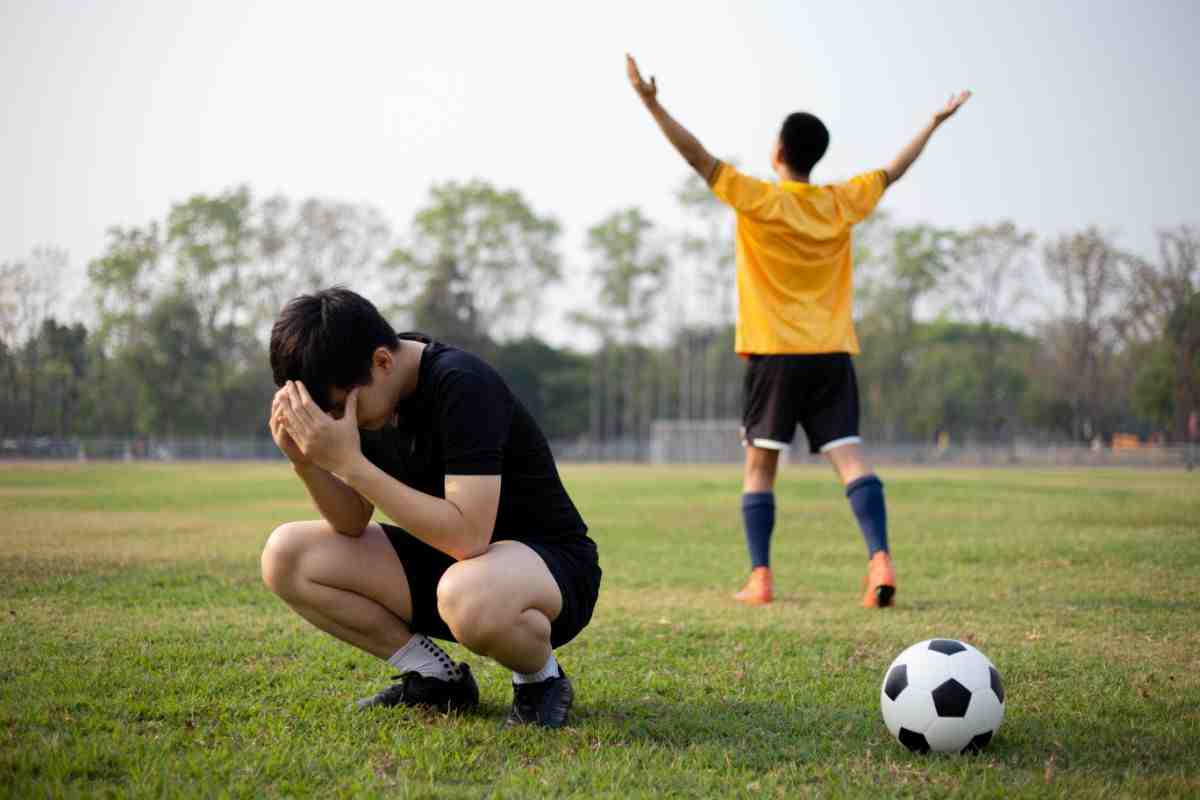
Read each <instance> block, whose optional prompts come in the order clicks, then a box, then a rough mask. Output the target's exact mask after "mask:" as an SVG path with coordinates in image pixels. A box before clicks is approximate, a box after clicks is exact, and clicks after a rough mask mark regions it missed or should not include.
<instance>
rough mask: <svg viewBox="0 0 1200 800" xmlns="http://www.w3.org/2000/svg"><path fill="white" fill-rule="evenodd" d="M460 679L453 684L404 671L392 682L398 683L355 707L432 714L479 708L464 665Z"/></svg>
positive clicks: (472, 681)
mask: <svg viewBox="0 0 1200 800" xmlns="http://www.w3.org/2000/svg"><path fill="white" fill-rule="evenodd" d="M458 669H459V672H460V673H461V675H460V677H459V679H458V680H456V681H445V680H442V679H441V678H433V677H427V676H425V675H422V674H420V673H419V672H406V673H404V674H403V675H396V676H394V677H393V678H392V680H397V679H398V680H399V681H400V682H399V683H394V684H392V685H391V686H389V687H388V688H386V689H384V690H383V691H382V692H380V693H379V694H376V695H374V696H372V697H364V698H363V699H362V700H359V701H358V702H357V703H356V704H355V705H356V707H358V708H360V709H362V708H375V707H377V706H384V707H388V708H390V707H392V706H420V707H422V708H432V709H434V710H436V711H442V712H445V713H449V712H451V711H470V710H471V709H473V708H475V707H476V706H477V705H479V684H477V683H475V676H474V675H472V674H471V668H470V667H469V666H467V665H466V664H464V663H460V664H459V665H458Z"/></svg>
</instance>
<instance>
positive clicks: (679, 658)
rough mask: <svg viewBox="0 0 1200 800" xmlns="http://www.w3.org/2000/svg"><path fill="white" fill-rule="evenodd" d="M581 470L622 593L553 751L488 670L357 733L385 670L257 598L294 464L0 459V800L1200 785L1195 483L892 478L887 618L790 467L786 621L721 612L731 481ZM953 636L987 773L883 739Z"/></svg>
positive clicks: (591, 514) (616, 595) (1048, 476)
mask: <svg viewBox="0 0 1200 800" xmlns="http://www.w3.org/2000/svg"><path fill="white" fill-rule="evenodd" d="M564 478H565V480H566V482H567V484H568V488H569V489H570V490H571V492H572V494H573V496H574V497H575V499H576V501H577V503H578V505H579V506H580V508H581V510H582V511H583V513H584V516H585V518H586V519H587V520H588V522H589V523H590V524H591V526H592V533H593V536H594V537H595V538H596V540H597V541H598V543H599V545H600V553H601V561H602V565H603V567H604V571H605V576H604V585H603V589H602V591H601V598H600V604H599V606H598V609H597V612H596V616H595V618H594V620H593V623H592V625H591V626H590V627H589V628H588V629H587V630H586V631H585V632H584V634H583V635H582V636H581V637H580V638H579V639H578V640H577V641H576V642H574V643H572V644H571V645H569V646H567V647H566V648H564V649H563V650H562V651H561V652H560V654H559V655H560V659H561V661H562V662H563V664H564V666H565V667H566V668H567V669H568V671H569V672H570V673H571V674H572V676H573V678H574V679H575V684H576V693H577V701H576V707H575V714H574V724H573V726H572V727H571V728H569V729H568V730H565V731H562V732H557V733H554V732H544V731H539V730H516V731H513V730H505V729H503V728H502V727H501V722H502V720H503V716H504V714H505V712H506V710H507V705H508V703H509V701H510V698H511V694H510V690H509V688H508V680H509V677H508V673H507V672H506V671H504V670H503V669H501V668H500V667H498V666H497V665H495V664H490V663H487V662H484V661H482V660H480V659H478V658H476V657H471V658H470V661H471V664H472V666H473V667H474V668H475V670H476V672H477V674H478V677H479V681H480V686H481V690H482V694H483V704H482V708H481V709H480V711H479V713H477V714H473V715H469V716H466V717H443V716H438V715H430V714H425V713H421V712H416V711H411V710H392V711H382V712H372V713H369V714H356V713H352V712H350V711H349V708H348V707H349V705H350V703H351V701H352V700H353V699H355V698H356V697H359V696H361V695H363V694H366V693H370V692H372V691H374V690H376V689H377V688H380V687H382V686H383V685H386V684H387V683H388V680H387V679H388V677H389V674H390V673H389V671H388V668H387V667H386V665H385V664H383V663H382V662H379V661H376V660H375V659H373V658H371V657H370V656H367V655H364V654H361V653H358V652H356V651H353V650H351V649H350V648H349V647H347V646H345V645H342V644H339V643H337V642H335V641H334V640H332V639H330V638H328V637H326V636H324V635H323V634H319V633H317V632H316V631H315V630H313V629H311V628H309V627H308V626H307V625H306V623H304V622H303V621H302V620H300V619H299V618H298V617H297V616H295V615H293V614H292V613H291V612H290V611H288V610H287V609H286V608H285V607H284V605H283V604H282V603H281V602H280V601H279V600H278V599H277V598H275V597H274V596H273V595H271V594H270V593H269V592H268V591H267V590H266V589H265V587H264V586H263V585H262V582H261V580H260V578H259V569H258V554H259V551H260V549H261V546H262V543H263V541H264V540H265V539H266V537H267V535H268V534H269V533H270V531H271V529H272V528H273V527H275V526H276V525H277V524H279V523H281V522H284V521H287V520H290V519H296V518H307V517H310V516H312V512H311V511H310V510H309V507H308V504H307V502H306V500H305V496H304V495H303V493H302V490H301V487H300V486H299V484H298V483H297V482H296V481H295V480H294V479H293V478H292V477H291V474H290V472H289V470H288V469H287V468H286V467H285V466H283V465H271V464H260V465H250V466H244V465H233V464H204V465H167V466H148V465H146V466H144V465H53V466H30V465H7V466H4V465H0V520H2V522H0V795H4V796H12V797H48V796H53V797H62V796H84V795H86V796H105V795H119V796H151V795H153V796H163V795H165V796H244V797H259V796H295V795H316V796H322V797H327V796H403V797H457V796H464V797H477V796H491V797H527V796H537V795H554V796H576V797H594V796H610V797H629V796H635V797H636V796H643V797H655V798H664V797H695V796H701V795H712V796H722V797H726V796H750V797H763V796H766V797H773V796H778V797H805V796H814V797H818V796H819V797H838V796H861V797H870V798H880V797H891V796H906V795H908V796H920V797H927V796H942V795H956V796H968V797H1009V796H1013V795H1023V796H1031V797H1101V796H1103V797H1122V796H1141V797H1150V796H1153V797H1171V796H1178V797H1183V796H1192V797H1195V796H1197V795H1200V631H1198V623H1200V593H1198V590H1200V475H1197V474H1185V473H1180V472H1166V471H1163V472H1125V471H1115V470H1114V471H1092V472H1066V471H1046V472H1036V473H1030V472H1023V471H1016V470H997V471H965V470H964V471H933V470H900V469H893V470H886V471H885V472H884V478H885V480H887V494H888V500H889V513H890V524H891V532H892V533H891V535H892V544H893V551H894V553H895V555H896V559H897V566H898V569H899V578H900V593H899V596H898V600H899V607H898V608H895V609H893V610H888V611H885V612H867V611H864V610H863V609H861V608H859V607H858V605H857V601H858V586H859V580H860V578H861V573H862V571H863V568H864V566H865V554H864V551H863V548H862V544H861V540H860V538H859V535H858V533H857V530H856V529H855V527H854V523H853V518H852V517H851V515H850V512H849V509H848V507H847V505H846V502H845V500H844V498H843V497H842V496H841V493H840V492H839V491H838V489H837V487H836V486H835V485H834V483H833V480H832V477H831V475H829V474H828V473H827V472H825V471H823V470H816V469H807V468H796V469H791V470H788V471H785V473H784V475H783V478H782V481H781V484H780V487H779V490H778V502H779V508H780V523H779V526H778V527H777V531H776V539H775V542H776V543H775V547H774V553H773V555H774V561H775V564H776V568H777V583H778V585H777V590H778V591H779V592H780V594H781V595H782V597H781V598H780V600H779V601H778V602H777V603H776V604H774V605H773V606H771V607H769V608H766V609H746V608H741V607H739V606H737V605H736V604H734V603H733V602H732V601H731V600H730V599H729V595H730V593H731V592H732V591H733V590H734V589H736V588H737V587H738V585H739V582H740V581H741V580H742V579H743V578H744V571H745V568H746V567H745V556H744V548H743V544H742V536H741V532H740V518H739V515H738V510H737V500H738V492H739V472H738V470H737V469H736V468H733V467H705V468H682V467H681V468H673V469H658V468H649V467H646V468H634V467H575V466H569V467H567V468H566V469H564ZM931 636H945V637H954V638H960V639H965V640H968V641H971V642H973V643H974V644H976V646H978V647H979V648H981V649H982V650H983V651H984V652H985V653H987V654H988V655H989V656H990V657H991V659H992V660H993V661H994V662H995V663H996V664H997V666H998V667H999V669H1000V671H1001V672H1002V673H1003V675H1004V678H1005V684H1006V689H1007V694H1008V710H1007V716H1006V719H1005V723H1004V726H1003V727H1002V728H1001V730H1000V733H999V734H998V737H997V738H996V739H995V740H994V741H993V742H992V744H991V746H990V747H989V749H988V750H987V751H986V752H985V753H984V754H983V755H982V756H977V757H936V756H935V757H920V756H913V755H910V754H909V753H908V752H907V751H906V750H904V749H902V748H901V746H900V745H899V744H897V743H896V742H895V741H893V740H892V739H891V738H890V736H889V735H888V733H887V731H886V729H885V728H884V726H883V723H882V720H881V717H880V714H879V703H878V697H879V684H880V681H881V680H882V677H883V672H884V669H885V668H886V667H887V665H888V664H889V663H890V661H891V659H892V658H893V657H894V656H895V655H896V654H897V653H899V652H900V650H901V649H903V648H904V647H905V646H906V645H908V644H911V643H913V642H915V641H918V640H920V639H924V638H928V637H931ZM453 649H454V653H455V655H456V657H463V656H464V655H469V654H465V651H463V650H462V649H461V648H457V647H456V648H453Z"/></svg>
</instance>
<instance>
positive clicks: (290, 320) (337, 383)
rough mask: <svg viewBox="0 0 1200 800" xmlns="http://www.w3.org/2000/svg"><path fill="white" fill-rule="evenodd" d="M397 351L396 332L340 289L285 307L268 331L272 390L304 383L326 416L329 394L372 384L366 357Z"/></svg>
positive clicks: (305, 296) (359, 297) (302, 298)
mask: <svg viewBox="0 0 1200 800" xmlns="http://www.w3.org/2000/svg"><path fill="white" fill-rule="evenodd" d="M399 346H400V341H399V338H398V337H397V336H396V331H394V330H393V329H392V326H391V325H389V324H388V321H387V320H385V319H384V318H383V315H382V314H380V313H379V311H378V310H377V309H376V308H375V306H374V305H372V304H371V301H370V300H368V299H367V298H365V297H363V296H362V295H359V294H355V293H354V292H352V291H350V290H349V289H346V288H344V287H342V286H334V287H332V288H330V289H322V290H321V291H319V292H314V293H312V294H302V295H300V296H299V297H296V298H293V299H292V300H290V301H288V304H287V305H285V306H284V307H283V311H281V312H280V313H279V318H278V319H277V320H275V324H274V325H272V326H271V372H272V374H273V375H274V378H275V385H276V386H283V384H284V383H286V382H287V381H303V382H304V387H305V388H306V389H308V393H309V394H310V395H312V399H313V400H315V401H316V403H317V405H319V406H320V407H321V408H322V409H324V410H325V411H328V410H329V409H330V407H331V406H332V401H331V400H330V389H333V388H337V389H346V390H349V389H352V388H354V387H355V386H366V385H367V384H369V383H370V382H371V354H372V353H374V352H375V350H376V348H379V347H386V348H388V349H389V350H395V349H396V348H397V347H399Z"/></svg>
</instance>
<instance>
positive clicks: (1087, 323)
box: [1042, 228, 1128, 439]
mask: <svg viewBox="0 0 1200 800" xmlns="http://www.w3.org/2000/svg"><path fill="white" fill-rule="evenodd" d="M1127 258H1128V256H1126V255H1125V254H1124V253H1122V252H1121V251H1120V250H1118V249H1117V248H1116V246H1115V245H1114V244H1113V243H1112V242H1111V240H1110V239H1109V238H1108V237H1107V236H1105V235H1104V234H1102V233H1101V232H1100V231H1098V230H1097V229H1095V228H1089V229H1087V230H1086V231H1083V232H1081V233H1075V234H1069V235H1065V236H1061V237H1059V238H1058V239H1057V240H1056V241H1054V242H1052V243H1050V244H1048V245H1046V248H1045V267H1046V274H1047V276H1048V277H1049V278H1050V281H1051V282H1052V283H1053V284H1054V285H1055V286H1056V287H1058V289H1059V294H1060V297H1061V300H1062V303H1063V313H1062V315H1061V316H1060V318H1059V319H1058V320H1057V321H1053V322H1051V323H1050V324H1049V325H1046V326H1044V327H1043V331H1042V335H1043V337H1044V338H1046V339H1047V340H1048V343H1049V344H1050V345H1051V352H1050V353H1049V355H1050V356H1051V358H1052V359H1053V361H1054V367H1053V368H1054V369H1055V371H1056V372H1057V378H1056V379H1055V385H1056V386H1057V387H1059V390H1060V391H1061V392H1062V393H1063V394H1064V397H1065V400H1066V402H1067V405H1068V406H1069V408H1070V409H1071V417H1072V419H1071V425H1070V427H1071V435H1072V437H1073V438H1075V439H1090V438H1092V437H1094V436H1096V435H1098V434H1099V433H1100V432H1101V431H1102V430H1103V429H1104V428H1105V427H1106V426H1107V424H1109V423H1110V422H1111V421H1112V420H1113V418H1114V417H1115V416H1116V414H1115V411H1114V408H1113V405H1112V402H1113V397H1112V396H1111V394H1109V395H1106V393H1105V391H1104V389H1105V386H1106V384H1107V383H1108V380H1109V379H1111V377H1112V372H1113V367H1114V353H1115V350H1116V336H1115V334H1116V328H1115V327H1114V323H1113V320H1114V316H1115V312H1116V307H1115V303H1116V298H1117V293H1118V291H1119V290H1120V288H1121V282H1122V278H1121V270H1122V266H1123V263H1124V262H1125V260H1126V259H1127Z"/></svg>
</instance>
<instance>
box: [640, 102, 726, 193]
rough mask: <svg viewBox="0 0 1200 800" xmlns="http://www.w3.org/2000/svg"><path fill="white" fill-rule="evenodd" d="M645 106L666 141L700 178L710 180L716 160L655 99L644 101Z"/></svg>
mask: <svg viewBox="0 0 1200 800" xmlns="http://www.w3.org/2000/svg"><path fill="white" fill-rule="evenodd" d="M645 106H646V110H647V111H649V112H650V115H651V116H652V117H654V121H655V122H657V123H658V127H659V128H661V129H662V132H663V134H664V135H665V136H666V137H667V141H669V142H670V143H671V144H672V145H674V147H675V149H676V150H678V151H679V154H680V155H681V156H683V158H684V160H685V161H687V162H688V164H690V165H691V167H692V169H694V170H696V172H698V173H699V174H700V177H701V178H704V180H705V181H711V180H712V173H713V170H714V169H716V166H717V160H716V159H715V158H713V157H712V156H711V155H710V154H709V152H708V151H707V150H705V149H704V145H702V144H700V140H699V139H697V138H696V137H695V136H693V135H692V134H691V131H689V130H688V129H687V128H685V127H683V126H682V125H680V124H679V123H678V122H677V121H676V120H675V118H674V117H672V116H671V115H670V114H668V113H667V110H666V109H665V108H663V107H662V105H660V104H659V102H658V101H657V100H652V101H649V102H646V103H645Z"/></svg>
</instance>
